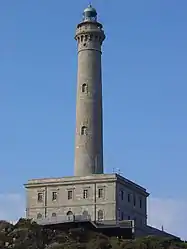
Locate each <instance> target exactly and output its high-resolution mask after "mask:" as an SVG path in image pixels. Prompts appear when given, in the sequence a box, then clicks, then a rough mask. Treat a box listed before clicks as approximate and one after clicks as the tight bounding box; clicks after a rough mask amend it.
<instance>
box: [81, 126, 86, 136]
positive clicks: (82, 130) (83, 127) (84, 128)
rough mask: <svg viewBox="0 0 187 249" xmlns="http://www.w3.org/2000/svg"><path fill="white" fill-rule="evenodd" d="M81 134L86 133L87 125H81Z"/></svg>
mask: <svg viewBox="0 0 187 249" xmlns="http://www.w3.org/2000/svg"><path fill="white" fill-rule="evenodd" d="M81 135H87V127H86V126H82V127H81Z"/></svg>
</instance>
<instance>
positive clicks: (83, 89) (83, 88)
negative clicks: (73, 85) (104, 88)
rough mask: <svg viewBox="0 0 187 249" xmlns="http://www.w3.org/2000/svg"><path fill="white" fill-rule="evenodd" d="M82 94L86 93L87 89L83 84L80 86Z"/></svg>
mask: <svg viewBox="0 0 187 249" xmlns="http://www.w3.org/2000/svg"><path fill="white" fill-rule="evenodd" d="M82 92H83V93H87V92H88V87H87V85H86V84H85V83H84V84H82Z"/></svg>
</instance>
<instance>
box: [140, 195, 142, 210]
mask: <svg viewBox="0 0 187 249" xmlns="http://www.w3.org/2000/svg"><path fill="white" fill-rule="evenodd" d="M140 208H142V198H141V197H140Z"/></svg>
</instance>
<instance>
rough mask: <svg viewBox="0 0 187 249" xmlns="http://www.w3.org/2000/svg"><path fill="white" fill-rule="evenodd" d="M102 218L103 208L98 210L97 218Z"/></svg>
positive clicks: (100, 219)
mask: <svg viewBox="0 0 187 249" xmlns="http://www.w3.org/2000/svg"><path fill="white" fill-rule="evenodd" d="M103 219H104V214H103V210H99V211H98V220H99V221H102V220H103Z"/></svg>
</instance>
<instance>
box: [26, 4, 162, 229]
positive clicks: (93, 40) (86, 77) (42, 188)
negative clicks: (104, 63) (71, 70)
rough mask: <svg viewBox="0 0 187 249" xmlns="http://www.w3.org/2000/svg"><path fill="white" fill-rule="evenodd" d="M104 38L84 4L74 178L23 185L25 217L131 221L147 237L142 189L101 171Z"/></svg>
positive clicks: (94, 14)
mask: <svg viewBox="0 0 187 249" xmlns="http://www.w3.org/2000/svg"><path fill="white" fill-rule="evenodd" d="M104 39H105V34H104V30H103V26H102V24H101V23H99V22H98V21H97V12H96V10H95V9H94V8H93V7H92V6H88V8H86V9H85V10H84V13H83V20H82V22H81V23H79V24H78V25H77V28H76V34H75V40H76V41H77V47H78V73H77V101H76V131H75V165H74V176H72V177H62V178H48V179H33V180H29V181H28V183H27V184H25V188H26V194H27V201H26V203H27V207H26V217H27V218H31V219H35V220H37V221H41V220H45V219H48V220H53V219H58V218H59V219H61V220H62V221H63V220H64V221H65V220H66V221H67V220H71V219H72V217H75V216H76V217H79V219H82V218H83V219H84V218H87V219H90V220H91V221H93V222H97V221H103V222H105V223H107V222H108V223H110V224H111V223H112V222H114V221H115V222H116V221H119V220H134V224H135V227H136V228H137V230H138V228H139V229H140V230H141V231H143V232H142V233H144V234H145V233H148V228H149V227H148V226H147V197H148V196H149V194H148V193H147V191H146V189H145V188H143V187H141V186H139V185H137V184H135V183H133V182H132V181H130V180H128V179H126V178H124V177H122V176H120V175H118V174H114V173H113V174H104V171H103V114H102V73H101V54H102V51H101V47H102V43H103V41H104ZM152 229H153V228H152ZM151 231H152V232H151V233H153V230H151ZM155 231H156V230H155ZM157 231H158V230H157Z"/></svg>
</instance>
